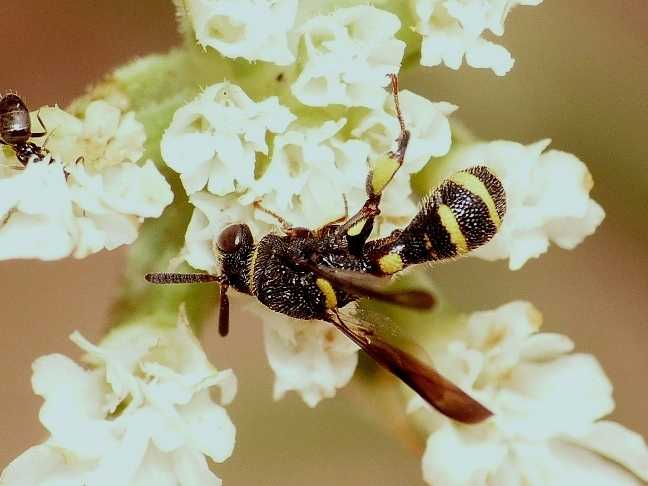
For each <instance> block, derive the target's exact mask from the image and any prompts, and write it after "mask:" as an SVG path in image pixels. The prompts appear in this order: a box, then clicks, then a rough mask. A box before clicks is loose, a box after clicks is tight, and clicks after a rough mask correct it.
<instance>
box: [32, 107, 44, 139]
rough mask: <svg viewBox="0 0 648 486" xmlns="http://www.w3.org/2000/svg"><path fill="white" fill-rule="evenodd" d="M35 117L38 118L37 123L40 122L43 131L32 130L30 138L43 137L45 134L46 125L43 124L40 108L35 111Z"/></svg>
mask: <svg viewBox="0 0 648 486" xmlns="http://www.w3.org/2000/svg"><path fill="white" fill-rule="evenodd" d="M36 118H38V123H40V124H41V127H43V131H42V132H36V133H33V132H32V134H31V138H40V137H44V136H45V135H47V127H46V126H45V122H44V121H43V119H42V118H41V116H40V110H38V112H37V113H36ZM45 143H47V140H46V141H45ZM43 145H45V144H43Z"/></svg>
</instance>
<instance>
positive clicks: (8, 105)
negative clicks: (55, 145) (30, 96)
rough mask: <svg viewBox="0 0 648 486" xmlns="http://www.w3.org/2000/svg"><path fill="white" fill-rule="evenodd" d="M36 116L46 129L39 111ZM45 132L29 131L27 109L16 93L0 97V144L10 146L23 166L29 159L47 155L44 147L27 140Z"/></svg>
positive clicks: (38, 136) (41, 135) (37, 158)
mask: <svg viewBox="0 0 648 486" xmlns="http://www.w3.org/2000/svg"><path fill="white" fill-rule="evenodd" d="M36 116H37V118H38V121H39V123H40V124H41V126H42V127H43V128H44V129H45V130H47V129H46V128H45V124H44V123H43V120H42V119H41V117H40V113H39V114H38V115H36ZM46 134H47V131H43V132H32V131H31V120H30V118H29V110H28V109H27V105H25V102H24V101H23V100H22V99H21V98H20V97H19V96H18V95H16V94H13V93H11V94H8V95H5V96H3V97H2V98H0V144H2V145H8V146H9V147H11V148H12V149H13V151H14V152H15V153H16V158H17V159H18V161H19V162H20V163H21V164H22V165H23V166H26V165H27V164H28V163H29V161H30V160H36V161H42V160H44V159H45V158H46V157H47V156H48V155H49V151H48V150H47V149H46V148H44V147H41V146H39V145H36V144H35V143H34V142H30V141H29V139H30V138H40V137H43V136H45V135H46Z"/></svg>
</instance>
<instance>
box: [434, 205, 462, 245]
mask: <svg viewBox="0 0 648 486" xmlns="http://www.w3.org/2000/svg"><path fill="white" fill-rule="evenodd" d="M437 211H438V213H439V218H441V224H442V225H443V227H444V228H445V230H446V231H447V232H448V234H449V235H450V241H452V243H453V244H454V246H455V248H456V250H457V254H458V255H462V254H464V253H468V243H466V238H465V237H464V235H463V233H462V232H461V228H460V227H459V223H458V222H457V218H455V215H454V214H453V213H452V209H450V208H449V207H448V206H446V205H445V204H441V205H439V209H437Z"/></svg>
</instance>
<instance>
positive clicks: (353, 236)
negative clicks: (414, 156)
mask: <svg viewBox="0 0 648 486" xmlns="http://www.w3.org/2000/svg"><path fill="white" fill-rule="evenodd" d="M389 77H390V79H391V90H392V95H393V97H394V107H395V109H396V117H397V118H398V123H399V125H400V133H399V135H398V138H397V139H396V143H397V148H396V150H395V151H393V152H392V151H390V152H388V153H387V155H386V156H385V157H382V158H380V159H378V160H377V161H375V162H374V164H373V169H372V170H371V171H370V173H369V176H368V177H367V183H366V190H367V200H366V201H365V203H364V205H363V206H362V208H360V210H359V211H358V212H357V213H356V214H354V215H353V216H352V217H351V218H350V219H349V220H348V221H347V222H346V223H344V224H343V225H342V226H340V227H339V228H338V230H337V234H338V235H342V234H344V235H346V237H347V241H348V243H349V251H350V252H351V253H353V254H354V255H357V256H359V255H361V254H362V250H363V248H364V244H365V243H366V241H367V238H369V235H370V234H371V231H372V230H373V224H374V219H375V217H376V216H378V215H379V214H380V199H381V197H382V193H383V191H384V190H385V188H386V187H387V185H388V184H389V182H390V181H391V180H392V179H393V178H394V175H396V172H398V169H400V168H401V166H402V165H403V162H404V160H405V152H406V151H407V146H408V144H409V140H410V132H409V130H408V129H407V128H406V125H405V120H404V118H403V114H402V113H401V109H400V102H399V99H398V77H397V76H396V75H395V74H390V75H389Z"/></svg>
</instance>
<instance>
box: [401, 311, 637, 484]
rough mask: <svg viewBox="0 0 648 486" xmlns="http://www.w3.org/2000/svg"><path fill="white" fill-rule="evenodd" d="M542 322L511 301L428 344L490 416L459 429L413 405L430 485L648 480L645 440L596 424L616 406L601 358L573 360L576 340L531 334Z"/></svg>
mask: <svg viewBox="0 0 648 486" xmlns="http://www.w3.org/2000/svg"><path fill="white" fill-rule="evenodd" d="M541 321H542V317H541V315H540V313H539V312H538V310H537V309H535V308H534V307H533V306H532V305H531V304H529V303H527V302H512V303H510V304H506V305H504V306H502V307H500V308H498V309H495V310H493V311H485V312H476V313H474V314H472V315H471V316H470V317H469V318H468V319H467V322H466V324H465V326H464V327H463V328H462V330H461V331H459V332H458V333H457V335H456V336H454V337H453V338H451V339H449V340H448V341H446V342H435V343H434V348H433V349H432V350H431V357H432V359H433V361H434V364H435V366H437V368H438V369H439V371H441V372H442V373H443V374H444V375H445V376H447V377H448V378H450V379H451V380H452V381H454V382H455V383H457V384H458V385H460V386H461V387H462V388H463V389H464V390H465V391H467V392H468V393H470V394H471V395H472V396H473V397H475V398H476V399H478V400H480V401H481V402H482V403H483V404H484V405H486V406H487V407H488V408H489V409H490V410H492V411H493V412H494V416H493V417H492V418H491V419H489V420H487V421H486V422H484V423H482V424H480V425H476V426H474V425H473V426H467V425H461V424H458V423H456V422H453V421H451V420H449V419H447V418H445V417H443V416H441V415H440V414H439V413H438V412H436V411H435V410H434V409H432V408H430V407H428V406H427V405H426V404H425V403H424V402H423V401H422V400H421V399H420V398H419V397H415V398H414V399H412V401H411V402H410V405H409V410H410V412H414V411H417V414H423V417H422V420H424V421H426V423H427V426H428V427H430V429H431V434H430V436H429V437H428V440H427V447H426V451H425V454H424V456H423V474H424V477H425V479H426V481H427V482H428V483H429V484H443V485H444V486H469V485H470V486H477V485H480V486H495V485H501V484H538V485H540V484H542V485H550V486H553V485H556V486H558V485H565V484H588V485H601V486H604V485H611V484H614V485H635V484H640V481H639V479H638V478H640V479H641V480H644V481H646V480H648V448H647V447H646V444H645V442H644V441H643V439H642V438H641V437H640V436H639V435H638V434H636V433H634V432H632V431H630V430H628V429H626V428H624V427H622V426H621V425H619V424H616V423H614V422H608V421H602V420H600V419H601V418H602V417H604V416H605V415H608V414H609V413H610V412H612V410H613V408H614V402H613V400H612V395H611V393H612V386H611V384H610V383H609V381H608V379H607V377H606V376H605V374H604V372H603V370H602V369H601V367H600V365H599V364H598V362H597V361H596V360H595V358H594V357H592V356H591V355H586V354H571V351H572V350H573V348H574V344H573V343H572V342H571V341H570V340H569V339H568V338H567V337H565V336H562V335H560V334H553V333H538V329H539V328H540V325H541ZM609 461H612V462H609ZM612 463H616V465H614V464H612Z"/></svg>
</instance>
